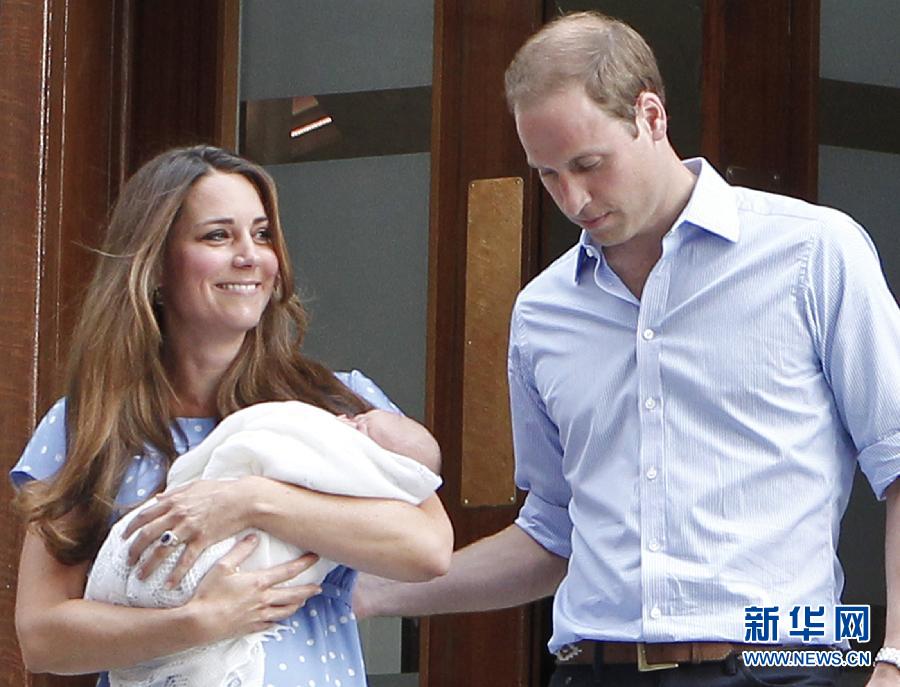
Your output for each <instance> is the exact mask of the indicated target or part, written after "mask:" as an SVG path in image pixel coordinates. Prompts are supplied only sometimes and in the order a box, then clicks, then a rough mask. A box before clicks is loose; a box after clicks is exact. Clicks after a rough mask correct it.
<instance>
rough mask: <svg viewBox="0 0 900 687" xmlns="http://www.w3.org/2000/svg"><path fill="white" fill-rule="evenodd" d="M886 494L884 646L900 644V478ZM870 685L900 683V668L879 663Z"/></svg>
mask: <svg viewBox="0 0 900 687" xmlns="http://www.w3.org/2000/svg"><path fill="white" fill-rule="evenodd" d="M886 498H887V520H886V523H885V536H884V567H885V577H886V581H887V623H886V626H885V632H884V646H891V647H894V648H900V479H897V480H895V481H894V483H893V484H892V485H891V486H890V487H889V488H888V490H887V494H886ZM876 641H877V640H876ZM868 685H869V687H881V686H882V685H894V686H896V685H900V669H898V668H897V667H895V666H893V665H891V664H890V663H878V664H876V666H875V670H874V671H873V673H872V679H871V680H870V681H869V683H868Z"/></svg>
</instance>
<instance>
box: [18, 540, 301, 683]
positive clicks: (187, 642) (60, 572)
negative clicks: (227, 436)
mask: <svg viewBox="0 0 900 687" xmlns="http://www.w3.org/2000/svg"><path fill="white" fill-rule="evenodd" d="M255 546H256V543H255V542H253V541H249V540H242V541H240V542H238V544H236V545H235V547H234V548H233V549H232V550H231V551H230V552H229V553H228V554H226V555H225V556H223V557H222V558H221V559H220V560H219V561H218V563H217V564H216V565H215V566H214V567H213V568H212V570H210V573H209V574H208V575H207V576H206V577H204V579H203V581H202V582H201V584H200V586H199V587H198V588H197V592H196V594H195V595H194V597H193V599H191V601H189V602H188V603H187V604H185V605H184V606H181V607H178V608H171V609H147V608H129V607H126V606H115V605H112V604H106V603H101V602H97V601H88V600H85V599H82V598H81V596H82V594H83V591H84V585H85V578H86V575H87V571H88V567H89V564H88V563H82V564H78V565H64V564H63V563H60V562H59V561H58V560H56V559H55V558H54V557H53V556H52V555H51V554H50V553H49V551H48V550H47V548H46V546H45V545H44V542H43V540H41V538H40V537H39V536H38V535H36V534H34V533H32V532H28V533H26V535H25V541H24V544H23V547H22V556H21V559H20V562H19V583H18V590H17V592H16V631H17V634H18V638H19V644H20V646H21V649H22V656H23V658H24V661H25V666H26V667H27V668H28V670H30V671H31V672H35V673H57V674H66V675H68V674H79V673H93V672H98V671H101V670H110V669H115V668H122V667H127V666H133V665H136V664H138V663H142V662H144V661H147V660H150V659H153V658H157V657H160V656H165V655H168V654H171V653H175V652H177V651H181V650H184V649H188V648H190V647H194V646H199V645H202V644H208V643H210V642H214V641H218V640H220V639H225V638H227V637H234V636H240V635H244V634H247V633H249V632H255V631H258V630H262V629H265V628H267V627H269V625H270V624H271V623H273V622H277V621H279V620H283V619H284V618H287V617H289V616H291V615H293V613H294V612H295V611H296V609H297V608H298V607H299V606H300V605H302V604H303V603H304V602H305V601H306V599H308V598H309V597H310V596H313V595H314V594H316V593H317V592H318V589H317V588H315V587H314V586H309V585H307V586H298V587H287V588H279V589H276V588H274V585H276V584H278V583H280V582H283V581H285V580H289V579H291V578H292V577H294V576H296V575H297V574H299V573H300V572H302V570H305V569H306V568H307V567H309V565H311V564H312V562H314V560H315V559H314V557H310V558H304V559H298V560H296V561H291V562H290V563H287V564H284V565H282V566H278V567H275V568H270V569H268V570H263V571H256V572H236V571H235V566H237V565H238V564H239V563H240V562H241V561H242V560H244V559H245V558H246V557H247V556H248V555H249V554H250V553H251V552H252V551H253V549H254V548H255Z"/></svg>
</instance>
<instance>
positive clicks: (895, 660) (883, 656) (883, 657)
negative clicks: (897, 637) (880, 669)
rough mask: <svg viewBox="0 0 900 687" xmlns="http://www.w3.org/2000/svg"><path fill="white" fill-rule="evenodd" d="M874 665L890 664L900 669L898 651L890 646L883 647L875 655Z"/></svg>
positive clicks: (899, 653) (899, 654)
mask: <svg viewBox="0 0 900 687" xmlns="http://www.w3.org/2000/svg"><path fill="white" fill-rule="evenodd" d="M875 663H890V664H891V665H895V666H897V667H898V668H900V649H895V648H894V647H892V646H883V647H881V649H879V650H878V653H877V654H875Z"/></svg>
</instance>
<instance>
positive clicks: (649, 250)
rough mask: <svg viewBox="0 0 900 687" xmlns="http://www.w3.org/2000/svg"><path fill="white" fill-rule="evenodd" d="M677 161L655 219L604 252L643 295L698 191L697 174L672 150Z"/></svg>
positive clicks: (631, 287) (628, 283)
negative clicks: (672, 231)
mask: <svg viewBox="0 0 900 687" xmlns="http://www.w3.org/2000/svg"><path fill="white" fill-rule="evenodd" d="M672 159H673V161H674V164H673V165H672V166H671V167H670V168H669V169H670V171H671V173H670V174H669V175H668V178H669V180H668V182H667V183H666V184H665V185H664V186H663V187H662V189H663V192H662V194H661V199H660V203H659V209H658V211H657V212H656V213H655V215H654V219H653V223H652V225H651V226H648V227H647V228H646V229H645V230H643V231H641V232H640V233H639V234H638V235H637V236H634V237H633V238H631V239H629V240H628V241H626V242H625V243H622V244H620V245H618V246H607V247H605V248H604V249H603V256H604V257H605V258H606V262H607V264H608V265H609V266H610V268H611V269H612V270H613V271H614V272H615V273H616V274H617V275H618V276H619V279H621V280H622V282H623V283H624V284H625V286H626V287H627V288H628V290H629V291H631V293H633V294H634V295H635V297H637V298H638V299H640V297H641V295H642V294H643V292H644V285H645V284H646V283H647V277H649V276H650V272H651V271H652V270H653V267H654V265H656V263H657V262H658V261H659V258H660V257H661V256H662V240H663V237H664V236H665V235H666V234H667V233H668V231H669V230H670V229H671V228H672V225H674V223H675V220H676V219H678V216H679V215H680V214H681V212H682V211H683V210H684V208H685V206H686V205H687V204H688V201H689V200H690V198H691V194H692V193H693V191H694V184H695V183H696V181H697V177H696V176H694V174H693V173H692V172H691V171H690V170H689V169H688V168H687V167H685V166H684V165H683V164H682V162H681V160H678V158H677V157H675V154H674V152H673V153H672Z"/></svg>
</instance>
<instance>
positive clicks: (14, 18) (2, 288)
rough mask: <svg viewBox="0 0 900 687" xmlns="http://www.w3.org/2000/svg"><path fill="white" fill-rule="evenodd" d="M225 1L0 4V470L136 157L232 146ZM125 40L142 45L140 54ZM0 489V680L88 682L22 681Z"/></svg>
mask: <svg viewBox="0 0 900 687" xmlns="http://www.w3.org/2000/svg"><path fill="white" fill-rule="evenodd" d="M238 7H239V6H238V2H237V0H199V1H198V2H196V3H193V2H192V3H181V2H180V0H159V1H157V2H154V3H136V2H135V0H91V2H81V0H45V1H44V2H33V1H31V0H4V1H3V2H0V121H2V122H3V124H4V126H3V127H0V149H2V150H3V156H2V166H0V217H2V219H3V224H4V227H6V241H7V244H6V245H7V255H6V258H7V269H5V270H3V271H2V273H0V323H2V326H0V350H3V352H4V356H5V366H4V374H3V376H2V379H0V456H2V467H3V469H4V472H6V471H8V470H9V468H10V467H12V465H13V464H14V463H15V462H16V460H17V459H18V456H19V454H20V453H21V451H22V448H23V447H24V445H25V443H26V441H27V440H28V437H29V436H30V435H31V433H32V432H33V430H34V427H35V424H36V421H37V419H38V418H39V417H40V416H41V415H42V414H43V412H44V411H45V410H46V409H47V408H48V407H49V406H50V405H51V404H52V402H53V401H54V400H55V399H56V398H57V397H58V396H59V395H60V394H61V393H62V372H63V364H64V363H63V361H64V360H65V357H66V351H67V348H68V337H69V333H70V332H71V330H72V325H73V323H74V320H75V318H76V317H77V313H78V305H79V303H80V300H81V297H82V291H83V288H84V285H85V284H86V282H87V280H88V278H89V276H90V274H91V271H92V269H93V258H92V253H91V252H90V250H89V247H94V246H97V245H98V243H99V240H100V235H101V232H102V227H103V224H104V221H105V218H106V216H107V212H108V209H109V207H110V205H111V203H112V201H113V200H114V199H115V197H116V195H117V194H118V189H119V188H120V186H121V184H122V181H123V179H124V178H125V177H126V176H127V175H128V174H129V173H130V172H131V171H133V169H134V168H135V167H136V166H137V165H138V164H139V163H140V162H142V161H143V160H144V159H146V157H147V156H149V155H150V154H153V153H155V152H158V151H159V150H162V149H164V148H167V147H170V146H172V145H178V144H182V143H188V142H197V141H211V142H214V143H219V144H220V145H226V146H233V145H234V141H235V131H236V126H235V124H236V117H237V90H236V88H237V76H236V74H237V71H236V70H237V49H238V45H237V35H238V33H239V23H238V16H239V14H238ZM140 8H144V9H145V10H146V9H147V8H149V9H150V11H143V12H139V11H137V9H140ZM163 15H164V16H163ZM161 21H168V22H169V25H170V26H174V27H175V29H176V30H173V31H169V32H168V33H167V34H165V35H163V36H162V38H165V40H161V36H160V34H159V33H157V32H156V27H157V25H158V23H159V22H161ZM210 25H211V26H213V27H214V32H212V31H207V32H206V33H207V35H214V36H216V37H217V40H215V41H213V42H211V43H201V44H199V45H197V38H196V37H197V36H198V35H200V34H201V31H200V30H199V29H201V28H203V27H208V26H210ZM145 37H147V38H152V40H142V39H144V38H145ZM166 41H168V43H167V42H166ZM173 44H174V45H181V46H184V47H186V48H193V50H192V51H190V52H189V54H190V55H193V59H192V60H188V61H185V60H183V59H176V56H178V55H179V53H178V51H174V50H170V49H169V48H170V47H172V45H173ZM136 46H143V50H144V52H143V59H141V60H138V59H136V58H135V54H136V53H135V48H136ZM183 54H184V52H183V51H182V53H181V55H183ZM160 75H162V76H160ZM176 75H177V77H178V79H179V80H180V81H179V83H187V84H192V83H198V82H201V81H209V77H210V75H213V76H214V78H213V80H212V83H213V84H214V85H213V86H212V87H211V88H208V89H206V90H205V91H201V90H200V89H197V88H183V89H181V90H179V91H177V92H174V93H169V94H167V95H164V96H163V97H160V95H159V94H158V93H157V92H155V91H154V89H155V88H156V86H157V84H158V83H159V82H158V81H154V80H153V79H154V78H156V79H159V78H162V79H163V80H165V79H169V80H170V81H174V80H175V76H176ZM136 100H137V101H138V102H144V103H147V102H150V103H155V104H157V105H158V107H159V114H158V115H157V116H156V117H154V118H152V119H150V120H146V119H142V118H140V117H135V111H134V109H133V105H134V103H135V101H136ZM185 113H188V115H187V116H185ZM0 493H2V499H0V520H2V525H3V527H2V528H0V537H2V539H0V551H2V560H3V565H2V576H3V577H2V582H3V584H2V587H0V675H2V676H3V678H4V680H5V681H6V682H5V684H16V685H33V686H45V685H46V686H51V685H52V686H60V685H92V684H94V679H93V678H92V677H91V676H80V677H67V678H66V677H59V676H51V675H31V674H29V673H28V672H27V671H26V670H25V668H24V666H23V664H22V661H21V657H20V653H19V647H18V643H17V641H16V636H15V627H14V623H13V617H14V609H15V590H16V571H17V567H18V556H19V548H20V546H21V541H22V528H21V526H20V523H19V520H18V518H17V517H16V515H15V513H14V512H13V510H12V507H11V499H12V496H13V493H12V489H11V487H10V485H9V483H8V481H7V480H6V479H3V480H0Z"/></svg>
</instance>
